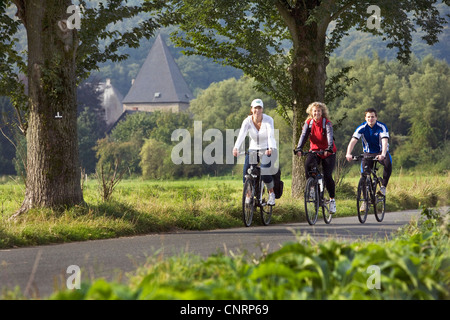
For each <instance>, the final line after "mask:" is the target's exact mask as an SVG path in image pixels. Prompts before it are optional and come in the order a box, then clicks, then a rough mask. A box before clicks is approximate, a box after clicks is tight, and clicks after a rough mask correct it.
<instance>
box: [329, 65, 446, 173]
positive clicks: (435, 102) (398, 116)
mask: <svg viewBox="0 0 450 320" xmlns="http://www.w3.org/2000/svg"><path fill="white" fill-rule="evenodd" d="M348 65H352V66H353V68H352V69H351V70H350V71H349V73H348V76H349V77H354V78H356V79H358V81H357V82H356V83H355V84H353V86H352V87H351V88H350V89H349V90H348V91H347V95H346V96H345V97H341V98H338V99H336V100H335V101H334V102H333V103H330V104H329V105H328V106H329V108H330V111H331V117H332V120H334V119H341V118H343V117H344V116H346V118H345V119H344V120H343V121H342V122H341V126H340V127H339V129H338V130H336V132H335V135H336V141H337V145H338V149H339V150H345V149H346V146H347V144H348V141H349V139H348V137H350V136H351V134H352V133H353V131H354V130H355V128H356V126H357V125H359V124H360V123H362V122H364V110H365V109H367V108H369V107H371V108H375V109H376V110H377V111H378V120H379V121H381V122H383V123H385V124H386V125H387V126H388V128H389V131H390V135H391V139H390V141H389V144H390V146H389V149H390V151H391V153H392V154H393V156H394V166H397V167H405V168H412V167H415V166H417V165H419V164H425V163H427V165H428V167H429V166H430V164H431V165H434V164H436V166H437V167H440V168H441V169H440V170H441V171H445V170H446V169H445V168H443V166H442V165H438V164H439V163H441V161H443V160H444V159H445V158H446V157H447V156H446V153H445V150H446V149H448V137H447V136H448V133H447V132H448V124H447V123H448V122H449V121H450V101H449V97H448V94H447V92H449V91H450V80H449V74H450V69H449V66H448V64H447V63H446V62H444V61H440V60H437V59H435V58H433V57H431V56H428V57H426V58H424V59H423V60H421V61H419V60H418V59H416V58H415V57H413V58H412V60H411V63H410V65H407V66H405V65H402V64H400V63H398V62H396V61H386V60H381V59H380V58H379V57H377V56H375V58H374V59H371V58H368V57H364V58H358V59H355V60H352V61H344V60H342V59H331V62H330V65H329V67H328V68H329V72H330V73H334V72H337V71H338V70H340V69H341V68H342V67H344V66H348ZM356 152H357V151H356Z"/></svg>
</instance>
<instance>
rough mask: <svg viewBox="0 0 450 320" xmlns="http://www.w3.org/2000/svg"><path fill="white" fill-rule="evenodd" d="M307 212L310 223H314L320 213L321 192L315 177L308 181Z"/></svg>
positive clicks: (306, 194)
mask: <svg viewBox="0 0 450 320" xmlns="http://www.w3.org/2000/svg"><path fill="white" fill-rule="evenodd" d="M305 214H306V220H307V221H308V223H309V224H310V225H314V224H315V223H316V221H317V217H318V215H319V192H318V185H317V182H316V180H315V179H314V178H309V179H308V181H306V188H305Z"/></svg>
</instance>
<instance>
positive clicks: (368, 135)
mask: <svg viewBox="0 0 450 320" xmlns="http://www.w3.org/2000/svg"><path fill="white" fill-rule="evenodd" d="M263 108H264V105H263V102H262V100H261V99H255V100H253V101H252V104H251V112H250V115H249V116H248V117H247V118H246V119H244V121H243V122H242V126H241V130H240V132H239V135H238V138H237V140H236V143H235V145H234V149H233V155H234V156H235V157H236V156H238V154H239V151H238V150H239V148H240V146H241V144H242V143H243V141H244V139H245V137H246V136H247V134H248V135H249V136H250V147H249V153H248V154H247V155H246V158H245V164H244V171H243V176H244V182H245V175H246V174H247V171H248V168H249V167H250V164H256V163H258V162H261V177H262V179H263V181H264V182H265V184H266V187H267V189H268V190H269V200H268V204H269V205H275V194H274V192H273V178H272V175H273V174H275V173H276V171H277V170H278V169H275V168H274V163H275V161H276V160H277V152H276V151H277V146H276V141H275V136H274V131H275V130H274V122H273V118H272V117H270V116H268V115H266V114H264V113H263ZM306 112H307V114H308V118H307V120H306V121H305V123H304V125H303V128H302V134H301V136H300V139H299V141H298V144H297V148H296V151H299V152H298V153H296V154H297V155H298V156H301V155H302V153H303V152H302V148H303V147H304V146H305V144H306V143H307V141H308V138H309V142H310V151H323V153H322V154H317V153H310V154H308V157H307V159H306V161H305V176H306V179H308V178H309V172H310V168H311V166H312V165H313V164H315V163H321V164H322V169H323V178H324V182H325V188H326V189H327V191H328V194H329V197H330V201H329V210H330V213H335V212H336V201H335V193H336V191H335V189H336V185H335V182H334V179H333V177H332V173H333V171H334V168H335V165H336V145H335V143H334V138H333V125H332V123H331V122H330V120H329V119H328V117H329V112H328V108H327V106H326V105H325V104H324V103H321V102H313V103H311V104H310V105H309V106H308V108H307V111H306ZM360 139H361V141H362V144H363V151H364V154H365V155H370V156H373V155H376V156H377V158H375V160H371V159H369V157H367V158H364V159H363V161H362V163H361V174H363V173H364V169H363V168H366V169H368V170H370V168H372V167H373V161H378V162H380V164H382V165H383V166H384V171H383V180H382V187H381V189H380V192H381V193H382V194H383V196H384V195H385V194H386V187H387V184H388V182H389V178H390V176H391V173H392V158H391V155H390V153H389V142H388V141H389V130H388V128H387V126H386V125H385V124H384V123H382V122H379V121H378V117H377V112H376V110H375V109H373V108H369V109H367V110H366V111H365V122H363V123H362V124H361V125H359V126H358V127H357V128H356V130H355V132H354V133H353V135H352V138H351V140H350V142H349V144H348V147H347V153H346V159H347V160H348V161H352V158H353V156H352V151H353V149H354V147H355V145H356V143H357V142H358V141H359V140H360ZM259 150H265V152H264V154H263V155H262V157H259V156H252V154H255V153H252V151H259Z"/></svg>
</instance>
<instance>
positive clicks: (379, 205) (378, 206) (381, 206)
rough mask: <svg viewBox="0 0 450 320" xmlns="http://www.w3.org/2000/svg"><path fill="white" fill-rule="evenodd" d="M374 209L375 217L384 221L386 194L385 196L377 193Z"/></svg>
mask: <svg viewBox="0 0 450 320" xmlns="http://www.w3.org/2000/svg"><path fill="white" fill-rule="evenodd" d="M373 210H374V212H375V218H376V219H377V221H378V222H381V221H383V219H384V213H385V211H386V196H383V195H382V194H380V193H379V192H376V193H375V203H374V205H373Z"/></svg>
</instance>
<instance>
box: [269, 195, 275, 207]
mask: <svg viewBox="0 0 450 320" xmlns="http://www.w3.org/2000/svg"><path fill="white" fill-rule="evenodd" d="M267 204H268V205H269V206H274V205H275V192H272V193H269V200H268V201H267Z"/></svg>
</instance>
